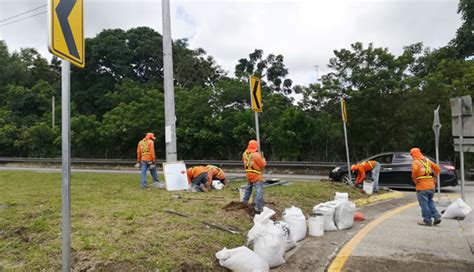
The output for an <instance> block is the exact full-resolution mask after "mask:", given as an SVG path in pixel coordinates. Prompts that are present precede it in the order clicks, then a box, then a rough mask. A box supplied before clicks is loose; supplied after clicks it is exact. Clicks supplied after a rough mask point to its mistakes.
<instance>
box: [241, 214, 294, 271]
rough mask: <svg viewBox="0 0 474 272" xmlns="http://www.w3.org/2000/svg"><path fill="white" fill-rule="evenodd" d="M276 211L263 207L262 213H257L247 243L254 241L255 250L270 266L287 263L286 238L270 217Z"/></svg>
mask: <svg viewBox="0 0 474 272" xmlns="http://www.w3.org/2000/svg"><path fill="white" fill-rule="evenodd" d="M274 214H275V211H273V210H272V209H269V208H267V207H263V211H262V212H261V213H260V214H257V215H255V217H254V219H253V222H254V223H255V224H254V226H253V227H252V228H251V229H250V231H249V232H248V234H247V238H248V240H247V244H250V243H253V251H254V252H255V253H257V254H258V255H259V256H260V257H261V258H262V259H264V260H265V261H266V262H267V263H268V265H269V266H270V267H275V266H279V265H282V264H284V263H285V259H283V254H284V253H285V247H286V239H285V237H284V234H283V232H282V231H281V229H280V228H278V227H276V226H275V225H274V224H273V221H272V220H271V219H270V217H272V216H273V215H274Z"/></svg>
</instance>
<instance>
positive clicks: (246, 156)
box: [242, 140, 267, 213]
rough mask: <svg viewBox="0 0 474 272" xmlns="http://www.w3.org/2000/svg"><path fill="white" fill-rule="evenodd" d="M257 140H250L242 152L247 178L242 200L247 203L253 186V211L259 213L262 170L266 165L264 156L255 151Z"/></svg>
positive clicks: (261, 198) (261, 195)
mask: <svg viewBox="0 0 474 272" xmlns="http://www.w3.org/2000/svg"><path fill="white" fill-rule="evenodd" d="M257 150H258V142H257V141H255V140H250V141H249V143H248V146H247V149H246V150H245V152H244V153H243V154H242V161H243V163H244V168H245V174H246V178H247V187H246V188H245V194H244V198H243V200H242V202H243V203H244V204H247V203H248V201H249V199H250V195H251V194H252V188H253V187H254V186H255V208H254V209H255V211H256V212H257V213H260V212H261V211H262V209H263V184H262V182H263V170H264V167H265V166H266V165H267V162H266V160H265V158H264V157H263V156H262V155H261V154H260V153H259V152H258V151H257Z"/></svg>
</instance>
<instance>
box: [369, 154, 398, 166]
mask: <svg viewBox="0 0 474 272" xmlns="http://www.w3.org/2000/svg"><path fill="white" fill-rule="evenodd" d="M392 158H393V155H392V154H385V155H380V156H377V157H373V158H371V159H370V160H374V161H378V162H380V163H382V164H389V163H392Z"/></svg>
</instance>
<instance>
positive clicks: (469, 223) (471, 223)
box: [460, 211, 474, 254]
mask: <svg viewBox="0 0 474 272" xmlns="http://www.w3.org/2000/svg"><path fill="white" fill-rule="evenodd" d="M460 223H461V226H462V228H463V232H464V234H463V235H464V237H465V238H466V240H467V243H468V244H469V247H470V248H471V253H472V254H474V212H473V211H471V212H470V213H468V214H467V216H466V217H465V218H464V220H462V221H460Z"/></svg>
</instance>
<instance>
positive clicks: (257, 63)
mask: <svg viewBox="0 0 474 272" xmlns="http://www.w3.org/2000/svg"><path fill="white" fill-rule="evenodd" d="M283 59H284V58H283V55H276V56H275V55H274V54H270V55H268V56H267V57H266V58H264V57H263V50H261V49H255V51H254V52H253V53H250V54H249V58H248V59H244V58H242V59H240V60H239V64H237V65H236V66H235V75H236V76H237V78H239V79H241V80H244V81H247V80H248V78H249V76H251V75H254V76H257V77H259V78H261V79H262V80H265V79H266V84H268V86H269V87H270V89H271V90H272V91H276V92H283V93H285V94H291V93H292V89H291V85H292V84H293V81H292V80H291V79H289V78H285V77H286V76H287V75H288V69H286V67H285V64H284V63H283Z"/></svg>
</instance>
